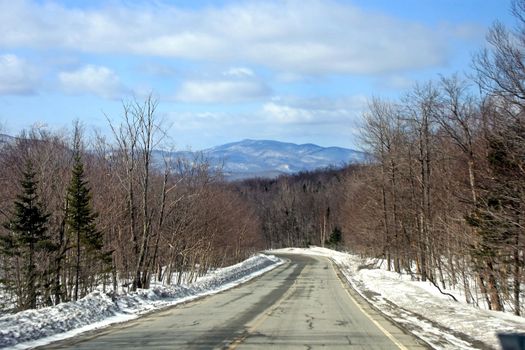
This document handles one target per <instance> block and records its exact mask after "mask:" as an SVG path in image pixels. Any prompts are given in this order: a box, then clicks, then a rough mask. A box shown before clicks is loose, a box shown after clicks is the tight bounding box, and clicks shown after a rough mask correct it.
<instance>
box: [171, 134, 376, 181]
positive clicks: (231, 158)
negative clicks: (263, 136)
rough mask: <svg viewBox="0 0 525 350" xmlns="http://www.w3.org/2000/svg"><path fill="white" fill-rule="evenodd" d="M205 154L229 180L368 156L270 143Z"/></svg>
mask: <svg viewBox="0 0 525 350" xmlns="http://www.w3.org/2000/svg"><path fill="white" fill-rule="evenodd" d="M202 152H203V153H204V155H205V156H206V157H207V158H208V159H209V160H210V161H211V162H212V164H216V165H218V164H223V165H224V168H223V171H224V173H225V175H226V177H227V178H229V179H240V178H248V177H276V176H279V175H281V174H292V173H297V172H300V171H307V170H314V169H319V168H325V167H328V166H336V167H339V166H344V165H346V164H349V163H359V162H363V161H364V160H365V159H366V154H365V153H363V152H359V151H355V150H352V149H347V148H341V147H321V146H317V145H314V144H304V145H297V144H294V143H285V142H279V141H269V140H243V141H239V142H234V143H228V144H225V145H222V146H217V147H213V148H209V149H206V150H203V151H202ZM181 154H183V153H181Z"/></svg>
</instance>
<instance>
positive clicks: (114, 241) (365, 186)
mask: <svg viewBox="0 0 525 350" xmlns="http://www.w3.org/2000/svg"><path fill="white" fill-rule="evenodd" d="M513 11H514V14H515V17H516V20H517V22H518V26H517V28H516V29H515V30H514V29H513V30H509V29H507V28H504V27H503V26H501V25H499V24H496V25H494V26H493V27H492V29H491V31H490V33H489V34H488V36H487V47H486V49H483V50H481V51H480V52H479V53H478V54H477V55H476V56H475V57H474V58H473V63H472V66H473V68H472V71H471V72H469V73H468V74H467V75H466V76H465V77H464V76H463V75H457V76H452V77H442V78H440V79H438V80H436V81H430V82H424V83H419V84H417V85H416V86H414V87H413V88H412V89H410V90H409V91H406V93H405V95H404V97H403V98H401V99H399V100H387V99H383V98H381V97H374V98H372V99H371V100H370V103H369V106H368V110H367V111H366V113H365V114H364V118H363V119H364V122H363V130H362V140H361V141H362V144H363V147H364V148H365V149H366V150H367V151H368V152H369V154H370V161H369V162H368V163H367V164H361V165H351V166H348V167H347V168H345V169H326V170H319V171H317V172H312V173H301V174H297V175H295V176H282V177H279V178H277V179H272V180H268V179H251V180H246V181H243V182H235V183H227V182H225V181H224V180H223V178H222V176H221V174H220V170H217V169H216V168H214V167H212V166H211V165H210V164H209V163H208V161H207V160H206V158H205V156H196V157H195V159H191V160H190V159H186V160H183V159H171V158H165V159H163V164H158V162H157V163H156V164H154V158H153V155H154V151H155V150H156V149H159V148H162V147H165V144H164V143H163V140H164V136H165V134H166V133H167V132H168V131H167V130H166V129H164V128H163V126H162V124H161V121H160V119H159V118H158V113H157V110H156V108H157V103H156V101H155V100H154V99H153V98H148V99H146V100H145V101H136V100H133V101H130V102H126V103H124V104H123V108H122V114H121V115H120V116H108V127H109V128H111V130H112V137H107V138H104V137H102V136H94V137H86V136H83V135H82V130H81V127H79V126H78V125H76V126H75V128H74V130H73V132H71V133H70V134H60V133H52V132H47V131H42V130H38V129H35V130H29V131H27V132H25V133H23V134H21V135H19V136H18V137H17V138H16V139H15V141H13V142H9V143H5V144H3V145H2V147H1V148H0V164H1V165H0V199H1V200H0V215H1V216H0V217H1V221H2V222H3V223H4V225H3V226H2V228H1V238H2V239H1V240H0V243H1V245H0V248H1V250H2V255H1V261H0V278H1V280H2V281H1V282H2V286H3V290H2V293H3V296H4V297H3V298H2V300H3V302H4V305H2V306H3V309H4V310H9V309H11V310H21V309H27V308H34V307H42V306H46V305H53V304H58V303H61V302H64V301H70V300H76V299H78V298H81V297H82V296H84V295H86V294H87V293H89V292H90V291H92V290H93V289H94V288H96V287H100V286H102V288H104V289H106V290H107V291H113V292H117V291H123V290H135V289H137V288H146V287H148V284H149V283H150V281H152V280H153V279H156V280H158V281H162V282H164V283H182V282H185V281H191V280H192V279H193V278H194V277H195V276H197V275H199V274H200V273H203V272H205V271H207V270H209V269H210V268H214V267H219V266H224V265H225V264H230V263H234V262H237V261H239V260H241V259H243V258H245V257H247V256H248V255H249V254H251V253H253V252H255V251H257V250H260V249H264V248H277V247H285V246H306V245H309V244H313V245H328V246H332V247H334V248H341V249H342V248H344V249H348V250H350V251H353V252H354V253H358V254H362V255H363V256H369V257H378V258H384V259H385V260H386V263H387V266H388V268H389V269H391V270H393V271H398V272H401V271H405V272H408V273H410V274H411V275H412V276H413V277H414V278H415V279H421V280H429V281H431V282H432V283H434V284H435V285H436V287H438V288H440V289H442V290H443V291H444V292H446V290H447V289H451V288H455V289H461V290H463V291H464V293H465V298H466V300H467V301H468V302H469V303H473V304H480V303H483V304H485V305H486V306H488V307H489V308H490V309H493V310H504V309H505V310H507V311H512V312H514V313H515V314H517V315H520V314H521V313H522V312H523V309H524V308H523V305H522V303H521V299H522V297H523V290H522V288H523V280H524V267H525V266H524V259H525V236H524V227H523V223H524V222H525V216H524V214H525V208H524V203H525V201H524V200H525V139H524V138H525V114H524V109H523V106H525V66H524V58H523V55H524V50H525V2H524V1H519V2H515V6H514V8H513ZM31 189H33V190H31ZM75 189H76V190H75ZM75 195H78V196H80V197H78V198H77V197H75ZM75 198H77V199H78V200H77V199H75ZM79 198H80V199H82V200H80V199H79ZM16 203H18V204H20V203H26V204H27V203H30V204H27V205H30V206H31V207H32V208H34V209H35V210H34V212H33V213H36V214H34V215H35V216H32V217H28V216H27V215H26V217H25V219H26V221H27V222H26V224H31V225H34V227H36V228H38V230H36V231H34V232H38V235H37V234H33V233H31V234H29V233H28V232H26V231H24V230H23V228H24V227H26V226H24V225H23V224H24V222H22V221H23V220H22V219H24V217H23V215H22V212H23V211H22V209H21V208H20V207H23V205H22V204H20V205H17V204H16ZM79 213H84V214H83V215H80V216H79V215H77V214H79ZM83 217H84V218H89V220H84V221H83V220H81V219H82V218H83ZM31 220H33V221H31ZM173 276H178V277H176V278H177V280H176V281H173V280H171V279H172V278H173Z"/></svg>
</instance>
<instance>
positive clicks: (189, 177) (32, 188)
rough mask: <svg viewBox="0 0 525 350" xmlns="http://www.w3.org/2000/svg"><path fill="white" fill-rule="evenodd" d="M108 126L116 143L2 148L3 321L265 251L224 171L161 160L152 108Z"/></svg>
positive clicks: (75, 138)
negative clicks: (5, 315)
mask: <svg viewBox="0 0 525 350" xmlns="http://www.w3.org/2000/svg"><path fill="white" fill-rule="evenodd" d="M109 120H110V118H108V121H109ZM109 123H110V126H111V130H112V136H111V137H104V136H102V135H98V134H96V135H95V136H93V137H91V138H87V137H85V135H83V134H84V133H83V130H82V127H81V126H80V125H78V124H76V125H75V127H74V130H73V132H72V133H71V135H69V134H64V133H62V134H60V133H56V132H50V131H47V130H45V129H33V130H29V131H25V132H23V133H22V134H20V135H18V137H16V138H14V140H12V141H9V142H4V143H3V144H2V145H0V198H1V200H0V215H1V220H0V221H2V223H3V225H2V227H1V228H0V230H1V231H0V249H1V258H0V286H1V289H2V290H1V293H2V295H3V297H2V303H3V305H0V306H1V308H2V310H3V312H9V311H17V310H24V309H29V308H37V307H42V306H49V305H56V304H59V303H61V302H66V301H72V300H78V299H79V298H82V297H83V296H85V295H86V294H88V293H90V292H91V291H93V290H95V289H97V288H101V289H102V290H104V291H106V292H111V293H118V292H122V291H130V290H136V289H138V288H147V287H149V285H150V283H151V281H157V282H158V283H165V284H174V283H176V284H181V283H187V282H191V281H192V280H194V279H195V278H196V277H197V276H199V275H201V274H203V273H205V272H207V271H208V270H209V269H212V268H216V267H220V266H224V265H226V264H231V263H234V262H238V261H240V260H241V259H243V258H245V257H247V256H248V255H249V254H250V253H252V252H254V251H255V250H257V249H259V248H261V243H262V241H261V240H260V239H259V235H258V232H259V231H258V227H259V224H258V223H259V221H258V218H257V217H256V215H255V211H254V209H253V208H252V207H251V206H250V204H248V203H244V202H243V199H242V198H241V196H240V195H239V194H238V193H237V192H236V191H233V190H232V189H231V188H230V187H229V186H228V185H227V184H225V183H224V181H223V180H222V175H221V174H220V169H216V168H215V167H212V166H211V165H210V163H209V162H208V160H207V159H206V158H205V157H204V156H203V155H196V156H195V157H194V158H193V159H178V158H175V159H174V158H171V156H170V155H171V153H170V152H160V151H158V148H159V147H160V148H161V147H163V146H164V144H162V142H163V138H164V137H165V135H166V132H167V131H166V130H165V129H163V127H162V123H161V118H159V116H158V113H157V102H156V100H155V99H154V98H152V97H149V98H147V99H146V100H145V101H136V100H132V101H129V102H125V103H124V104H123V111H122V115H121V117H120V119H118V120H116V121H114V120H111V121H110V122H109ZM108 139H109V140H108Z"/></svg>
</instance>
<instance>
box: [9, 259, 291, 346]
mask: <svg viewBox="0 0 525 350" xmlns="http://www.w3.org/2000/svg"><path fill="white" fill-rule="evenodd" d="M282 263H284V261H283V260H281V259H279V258H277V257H275V256H272V255H264V254H259V255H256V256H253V257H251V258H249V259H247V260H245V261H243V262H241V263H239V264H236V265H233V266H229V267H225V268H222V269H218V270H215V271H213V272H211V273H209V274H207V275H206V276H204V277H202V278H200V279H199V280H198V281H197V282H195V283H193V284H191V285H188V286H170V287H165V286H155V287H153V288H150V289H142V290H138V291H136V292H132V293H127V294H123V295H118V296H117V297H116V298H115V300H113V299H112V298H111V297H110V296H108V295H107V294H104V293H102V292H99V291H95V292H93V293H90V294H89V295H87V296H86V297H84V298H82V299H80V300H78V301H76V302H69V303H62V304H59V305H57V306H52V307H47V308H42V309H38V310H26V311H22V312H19V313H16V314H12V315H7V316H3V317H0V348H3V347H12V348H13V349H27V348H30V347H35V346H41V345H44V344H49V343H51V342H53V341H57V340H60V339H65V338H69V337H72V336H75V335H77V334H79V333H82V332H85V331H88V330H93V329H97V328H102V327H105V326H107V325H109V324H112V323H117V322H124V321H128V320H131V319H134V318H136V317H138V315H140V314H144V313H145V312H148V311H152V310H157V309H160V308H163V307H167V306H172V305H176V304H179V303H183V302H187V301H189V300H193V299H196V298H200V297H202V296H205V295H210V294H215V293H218V292H221V291H224V290H226V289H229V288H232V287H235V286H237V285H239V284H241V283H244V282H246V281H248V280H250V279H252V278H254V277H256V276H259V275H261V274H263V273H265V272H267V271H270V270H272V269H273V268H275V267H277V266H279V265H281V264H282Z"/></svg>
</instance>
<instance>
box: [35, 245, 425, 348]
mask: <svg viewBox="0 0 525 350" xmlns="http://www.w3.org/2000/svg"><path fill="white" fill-rule="evenodd" d="M283 257H285V258H286V259H287V260H289V261H288V262H287V263H286V264H284V265H282V266H280V267H278V268H276V269H274V270H272V271H270V272H268V273H266V274H265V275H263V276H262V277H260V278H257V279H255V280H254V281H252V282H249V283H247V284H245V285H242V286H240V287H238V288H234V289H232V290H229V291H226V292H223V293H220V294H217V295H214V296H209V297H206V298H204V299H201V300H199V301H195V302H191V303H188V304H185V305H181V306H178V307H174V308H170V309H167V310H164V311H161V312H157V313H154V314H151V315H148V316H146V317H142V318H140V319H138V320H135V321H132V322H128V323H125V324H121V325H117V326H113V327H110V328H106V329H104V330H102V331H98V332H96V333H91V334H88V335H83V336H79V337H76V338H72V339H70V340H66V341H62V342H59V343H55V344H52V345H50V346H47V347H45V348H46V349H64V348H71V349H73V348H74V349H97V350H102V349H144V348H149V349H271V348H276V349H289V348H290V349H295V348H297V349H317V348H321V347H323V348H328V349H337V348H345V349H423V348H424V347H423V346H421V345H419V344H418V343H417V342H416V340H415V339H414V338H413V337H412V336H409V335H407V334H405V333H404V332H403V331H402V330H400V329H399V328H397V327H395V326H393V325H392V324H391V323H390V322H389V321H387V320H386V319H384V318H383V317H381V316H380V315H378V314H377V313H376V312H375V311H374V310H372V309H371V308H370V307H369V306H368V304H366V303H365V302H364V301H362V300H361V299H360V298H359V297H358V296H356V295H355V293H354V292H353V291H351V290H349V289H348V288H347V287H346V286H345V285H344V284H343V283H342V282H341V280H340V279H339V277H338V275H337V272H336V270H335V269H334V267H333V266H332V263H331V262H330V261H329V260H328V259H325V258H321V257H307V256H300V255H283Z"/></svg>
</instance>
